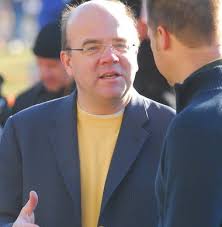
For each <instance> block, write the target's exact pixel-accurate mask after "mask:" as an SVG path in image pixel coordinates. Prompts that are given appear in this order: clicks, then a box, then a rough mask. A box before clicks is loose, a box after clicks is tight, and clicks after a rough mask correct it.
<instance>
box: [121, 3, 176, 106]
mask: <svg viewBox="0 0 222 227" xmlns="http://www.w3.org/2000/svg"><path fill="white" fill-rule="evenodd" d="M122 1H125V2H127V4H128V5H129V6H130V7H132V8H133V9H134V12H135V15H136V17H137V29H138V32H139V35H140V40H141V45H140V48H139V52H138V65H139V70H138V71H137V73H136V78H135V81H134V87H135V88H136V90H137V91H138V92H139V93H140V94H142V95H144V96H146V97H148V98H151V99H153V100H155V101H157V102H160V103H163V104H165V105H168V106H171V107H174V108H175V95H174V90H173V89H172V88H171V87H170V86H169V84H168V83H167V81H166V80H165V78H164V77H163V76H162V75H161V74H160V72H159V71H158V69H157V67H156V64H155V61H154V58H153V54H152V50H151V48H150V41H149V37H148V36H147V25H146V24H147V19H146V15H145V14H146V13H145V12H146V10H145V7H146V5H145V4H146V1H144V0H122Z"/></svg>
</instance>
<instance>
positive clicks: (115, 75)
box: [99, 73, 120, 79]
mask: <svg viewBox="0 0 222 227" xmlns="http://www.w3.org/2000/svg"><path fill="white" fill-rule="evenodd" d="M119 76H120V74H118V73H105V74H103V75H102V76H100V77H99V78H100V79H113V78H116V77H119Z"/></svg>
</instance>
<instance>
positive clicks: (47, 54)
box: [12, 23, 75, 114]
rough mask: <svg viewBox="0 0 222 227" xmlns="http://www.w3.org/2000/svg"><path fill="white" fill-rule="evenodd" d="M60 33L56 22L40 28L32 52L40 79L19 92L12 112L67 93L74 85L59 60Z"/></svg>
mask: <svg viewBox="0 0 222 227" xmlns="http://www.w3.org/2000/svg"><path fill="white" fill-rule="evenodd" d="M60 50H61V34H60V29H59V26H58V24H57V23H52V24H48V25H46V26H45V27H43V28H42V30H40V32H39V34H38V36H37V38H36V41H35V44H34V47H33V52H34V54H35V56H36V62H37V66H38V69H39V76H40V81H39V82H38V83H37V84H35V85H34V86H33V87H31V88H30V89H28V90H26V91H24V92H23V93H22V94H20V95H19V96H18V97H17V98H16V101H15V105H14V106H13V108H12V114H14V113H16V112H18V111H20V110H22V109H25V108H27V107H29V106H32V105H35V104H38V103H42V102H45V101H48V100H51V99H55V98H59V97H62V96H64V95H67V94H69V93H70V92H71V91H72V90H73V88H74V87H75V85H74V82H73V79H72V78H70V77H69V76H68V75H67V74H66V72H65V70H64V67H63V65H62V63H61V62H60Z"/></svg>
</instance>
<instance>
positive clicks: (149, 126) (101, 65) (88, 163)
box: [0, 0, 174, 227]
mask: <svg viewBox="0 0 222 227" xmlns="http://www.w3.org/2000/svg"><path fill="white" fill-rule="evenodd" d="M92 21H93V23H91V22H92ZM129 34H130V36H129ZM138 46H139V38H138V33H137V30H136V26H135V19H134V17H133V15H132V14H131V12H130V10H129V9H127V8H126V6H125V5H124V4H123V3H121V2H119V1H109V0H92V1H89V2H86V3H83V4H81V5H79V6H77V7H76V8H72V7H70V8H68V9H67V11H65V12H64V14H63V17H62V51H61V60H62V62H63V64H64V66H65V68H66V71H67V73H68V75H71V76H73V78H74V79H75V82H76V87H77V90H76V91H75V92H74V93H72V94H71V95H69V96H66V97H64V98H61V99H57V100H54V101H50V102H46V103H44V104H40V105H37V106H34V107H32V108H29V109H26V110H24V111H21V112H19V113H17V114H15V115H14V116H12V117H10V118H9V119H8V121H7V123H6V126H5V129H4V133H3V136H2V141H1V143H0V179H1V184H0V201H1V203H0V226H1V227H2V226H4V227H5V226H7V225H9V226H13V227H21V226H26V227H34V226H37V225H39V226H41V227H42V226H47V227H61V226H73V227H96V226H105V227H106V226H107V227H108V226H112V227H114V226H115V227H123V226H127V227H135V226H140V227H153V226H155V225H156V224H157V207H156V200H155V196H154V180H155V176H156V171H157V166H158V161H159V157H160V150H161V145H162V142H163V137H164V135H165V132H166V128H167V127H168V125H169V123H170V121H171V119H172V118H173V116H174V110H173V109H172V108H170V107H167V106H165V105H162V104H160V103H157V102H154V101H152V100H150V99H148V98H145V97H143V96H141V95H139V94H138V93H137V92H136V91H135V90H134V88H133V80H134V78H135V74H136V71H137V69H138V65H137V52H138ZM33 190H34V191H33ZM30 191H31V192H30ZM27 199H28V202H27ZM26 202H27V203H26Z"/></svg>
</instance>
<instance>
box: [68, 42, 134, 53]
mask: <svg viewBox="0 0 222 227" xmlns="http://www.w3.org/2000/svg"><path fill="white" fill-rule="evenodd" d="M135 46H136V45H135V44H132V45H127V44H126V43H114V44H103V43H89V44H86V45H84V46H83V48H66V49H65V50H67V51H72V50H74V51H82V53H83V54H84V55H87V56H91V55H97V54H103V53H104V51H105V49H106V48H107V47H109V48H111V49H112V51H113V52H115V53H116V54H123V53H126V52H128V51H129V49H130V48H131V47H135Z"/></svg>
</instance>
